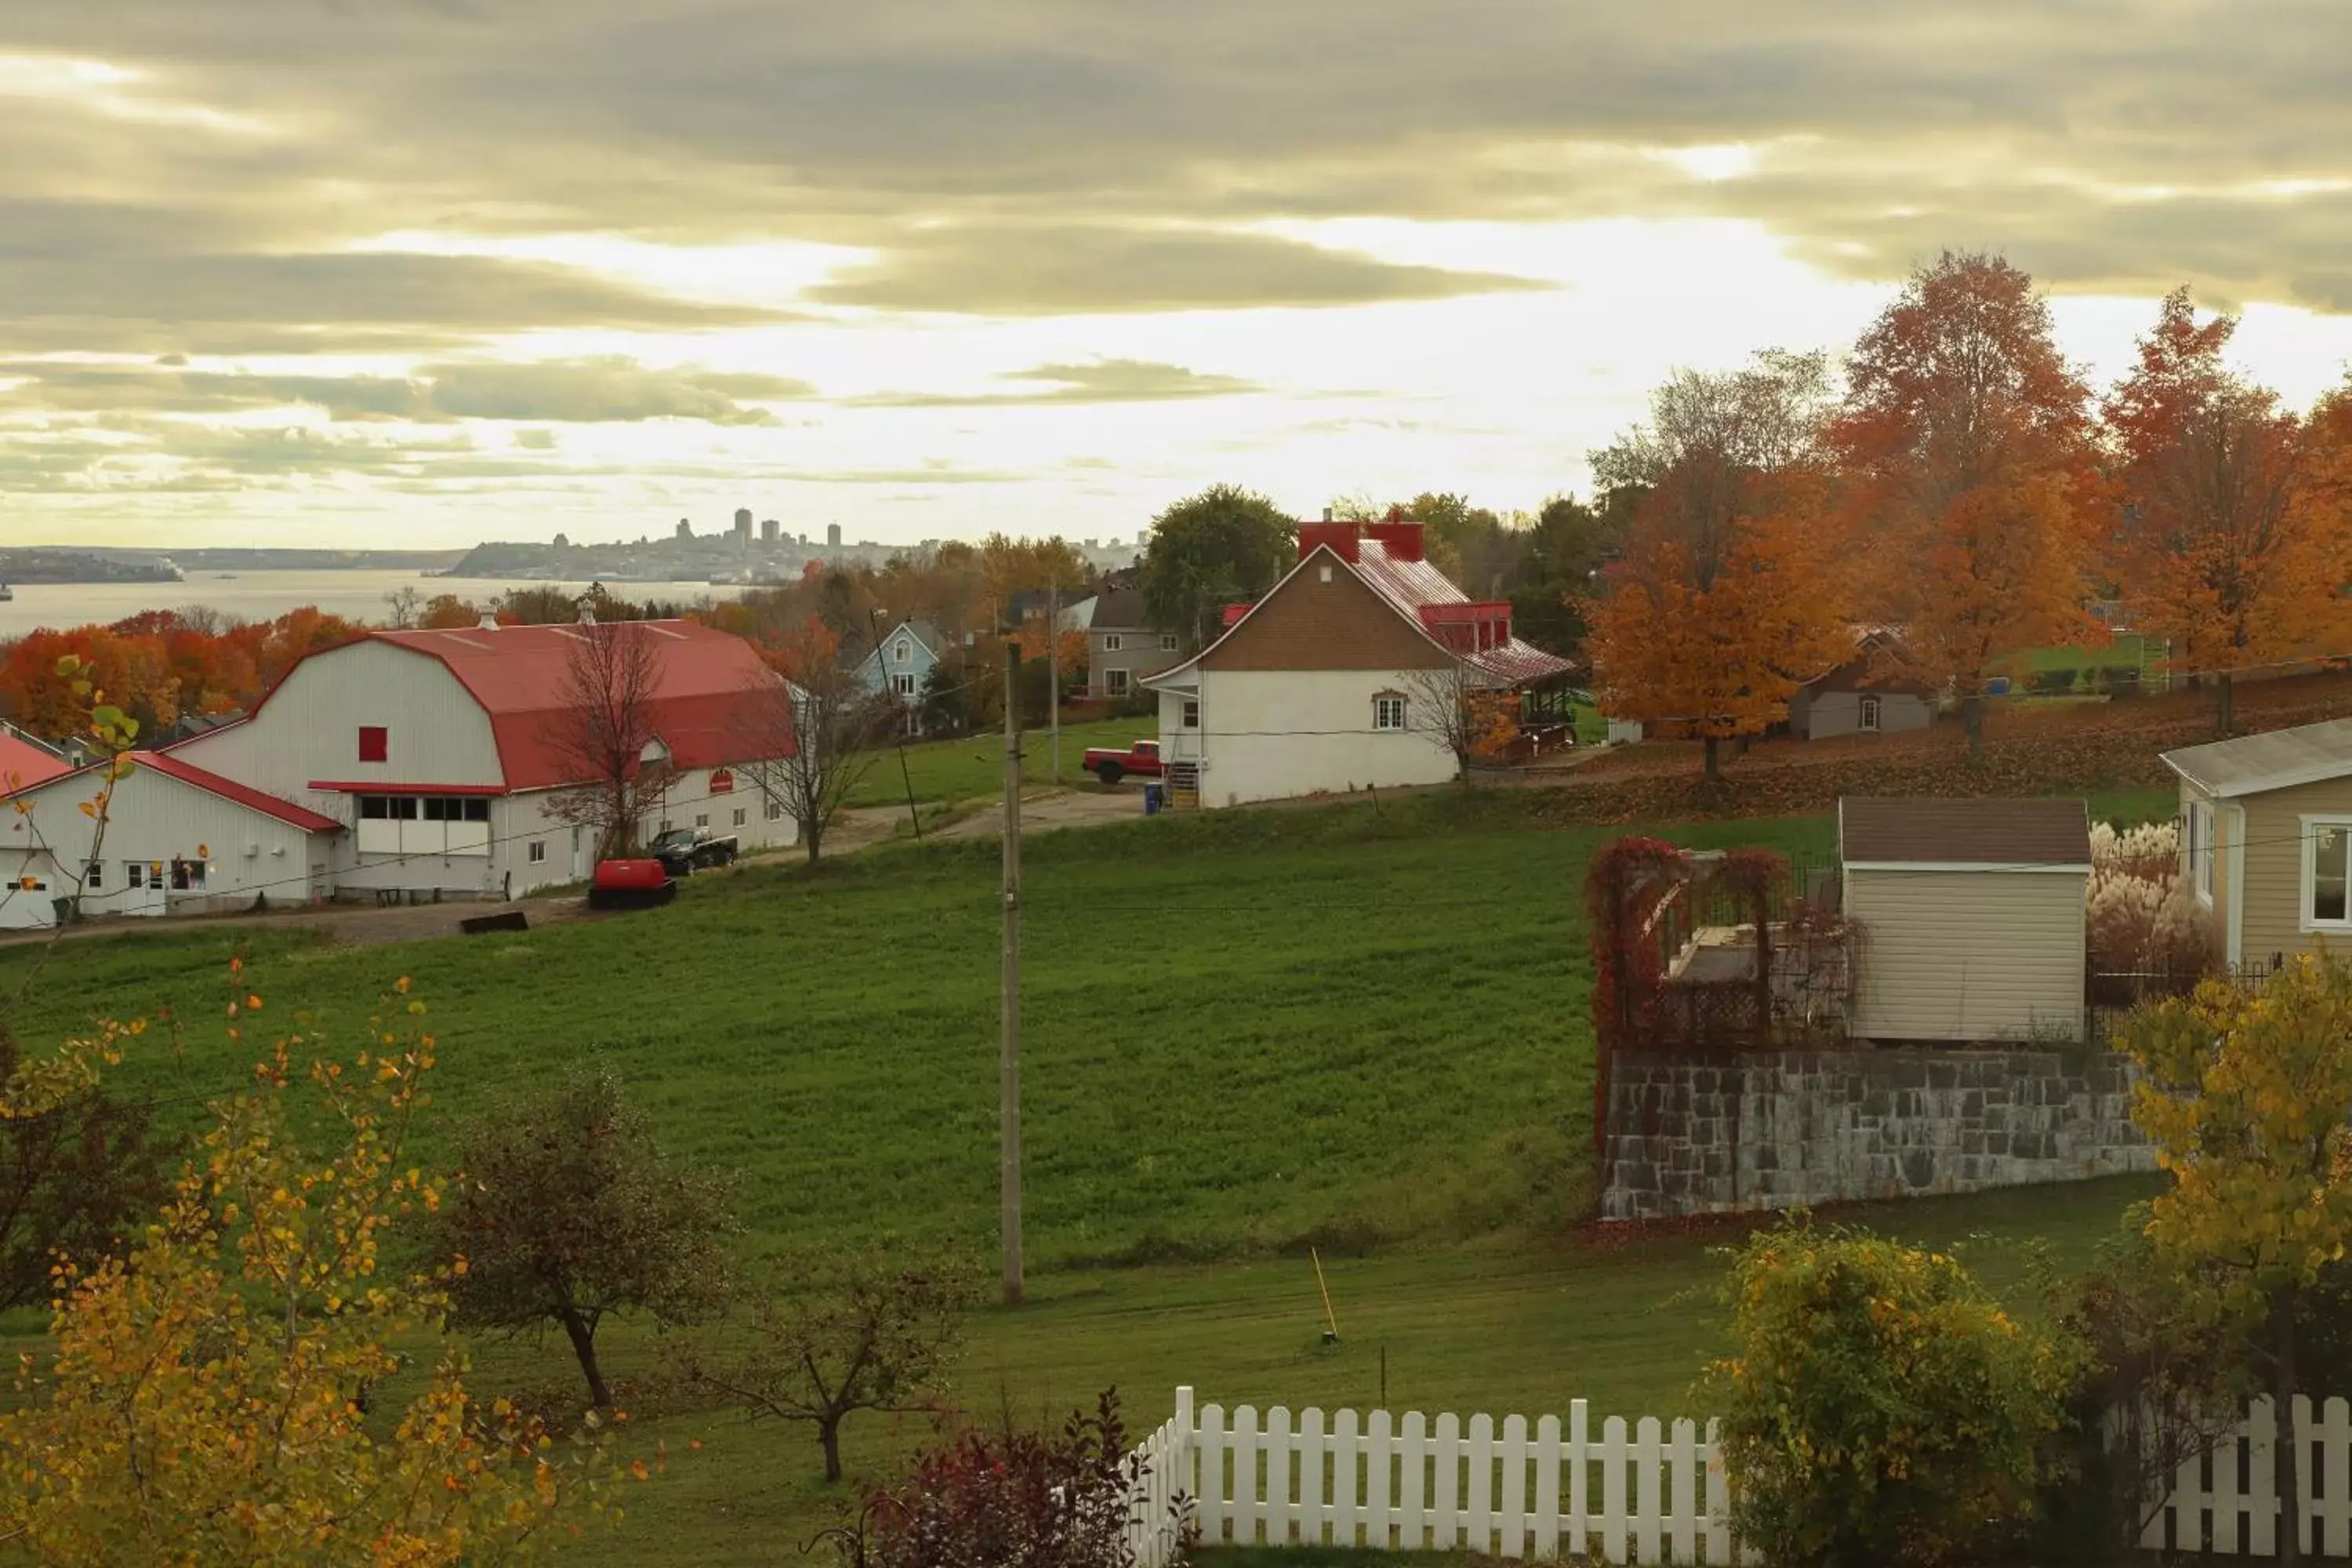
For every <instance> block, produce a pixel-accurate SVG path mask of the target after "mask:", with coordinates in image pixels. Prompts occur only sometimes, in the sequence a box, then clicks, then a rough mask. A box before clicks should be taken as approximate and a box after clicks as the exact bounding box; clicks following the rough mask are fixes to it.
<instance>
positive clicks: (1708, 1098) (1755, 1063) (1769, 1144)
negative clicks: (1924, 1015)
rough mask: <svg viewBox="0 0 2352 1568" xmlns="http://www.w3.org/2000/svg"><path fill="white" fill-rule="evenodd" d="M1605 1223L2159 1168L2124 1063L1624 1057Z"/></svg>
mask: <svg viewBox="0 0 2352 1568" xmlns="http://www.w3.org/2000/svg"><path fill="white" fill-rule="evenodd" d="M1607 1148H1608V1154H1607V1159H1606V1162H1605V1166H1606V1169H1605V1172H1604V1174H1605V1176H1606V1180H1607V1185H1606V1187H1605V1189H1604V1190H1603V1193H1602V1196H1601V1217H1602V1218H1604V1219H1648V1218H1652V1217H1654V1216H1658V1215H1686V1214H1721V1213H1727V1212H1731V1211H1735V1210H1743V1209H1777V1208H1792V1207H1796V1206H1798V1205H1816V1204H1829V1203H1845V1202H1854V1201H1860V1200H1866V1199H1874V1198H1898V1197H1912V1196H1919V1195H1924V1194H1931V1193H1969V1192H1977V1191H1980V1190H1982V1189H1984V1188H1987V1187H2011V1186H2024V1185H2028V1184H2034V1183H2040V1182H2074V1181H2084V1180H2087V1179H2089V1178H2091V1177H2094V1176H2111V1175H2117V1174H2121V1173H2126V1172H2132V1171H2152V1170H2154V1169H2156V1155H2155V1152H2154V1151H2153V1150H2151V1149H2150V1148H2149V1147H2148V1146H2147V1142H2146V1140H2144V1139H2143V1138H2142V1137H2141V1136H2140V1133H2139V1130H2138V1129H2137V1128H2136V1127H2134V1126H2133V1125H2132V1124H2131V1068H2130V1066H2129V1064H2128V1063H2127V1062H2126V1060H2125V1059H2124V1058H2121V1057H2118V1056H2114V1055H2110V1054H2106V1053H2094V1054H2088V1055H2085V1054H2084V1053H2081V1052H2073V1053H2061V1052H2057V1051H2046V1050H1970V1051H1944V1050H1856V1051H1803V1052H1798V1051H1789V1052H1771V1053H1759V1054H1756V1055H1749V1056H1736V1057H1727V1058H1717V1059H1714V1060H1697V1059H1692V1058H1664V1057H1619V1058H1617V1059H1616V1061H1615V1063H1614V1064H1613V1067H1612V1078H1611V1083H1610V1090H1609V1138H1608V1145H1607Z"/></svg>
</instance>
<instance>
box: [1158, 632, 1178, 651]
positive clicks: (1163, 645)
mask: <svg viewBox="0 0 2352 1568" xmlns="http://www.w3.org/2000/svg"><path fill="white" fill-rule="evenodd" d="M1175 651H1176V634H1175V633H1174V632H1161V633H1160V652H1161V653H1174V652H1175Z"/></svg>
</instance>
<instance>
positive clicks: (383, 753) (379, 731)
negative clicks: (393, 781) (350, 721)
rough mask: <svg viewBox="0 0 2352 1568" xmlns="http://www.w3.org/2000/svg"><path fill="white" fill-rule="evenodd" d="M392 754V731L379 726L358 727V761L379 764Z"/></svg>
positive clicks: (366, 725)
mask: <svg viewBox="0 0 2352 1568" xmlns="http://www.w3.org/2000/svg"><path fill="white" fill-rule="evenodd" d="M391 754H392V731H389V730H387V729H385V728H384V727H383V725H381V724H362V725H361V726H360V761H362V762H363V763H380V762H383V760H384V759H385V758H387V757H389V756H390V755H391Z"/></svg>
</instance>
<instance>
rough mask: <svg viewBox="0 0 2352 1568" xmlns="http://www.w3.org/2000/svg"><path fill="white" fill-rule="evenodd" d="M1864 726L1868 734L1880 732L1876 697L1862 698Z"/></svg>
mask: <svg viewBox="0 0 2352 1568" xmlns="http://www.w3.org/2000/svg"><path fill="white" fill-rule="evenodd" d="M1862 728H1863V731H1864V733H1866V734H1873V735H1874V734H1876V733H1877V732H1878V699H1877V698H1875V697H1865V698H1864V699H1863V700H1862Z"/></svg>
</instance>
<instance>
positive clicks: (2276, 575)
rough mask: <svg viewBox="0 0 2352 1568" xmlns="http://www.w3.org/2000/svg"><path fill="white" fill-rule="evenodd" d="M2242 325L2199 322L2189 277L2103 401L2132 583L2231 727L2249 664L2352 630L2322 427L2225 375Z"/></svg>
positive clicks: (2137, 602) (2279, 658)
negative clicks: (2236, 693) (2235, 694)
mask: <svg viewBox="0 0 2352 1568" xmlns="http://www.w3.org/2000/svg"><path fill="white" fill-rule="evenodd" d="M2237 325H2238V323H2237V321H2236V319H2235V318H2233V317H2230V316H2217V317H2215V318H2213V319H2212V320H2211V321H2207V322H2205V323H2204V324H2203V325H2201V326H2200V325H2199V324H2198V321H2197V312H2196V310H2195V308H2194V307H2193V306H2192V305H2190V303H2189V290H2188V289H2186V288H2181V289H2175V290H2173V292H2172V293H2170V294H2168V295H2167V296H2166V297H2165V300H2164V305H2163V308H2162V310H2161V312H2160V313H2159V314H2158V318H2157V323H2156V328H2155V330H2154V331H2151V332H2149V333H2148V335H2147V337H2145V338H2142V339H2141V340H2140V344H2139V365H2138V368H2137V369H2136V370H2135V371H2134V372H2133V373H2132V374H2130V375H2129V376H2127V377H2126V378H2125V380H2124V381H2123V382H2122V383H2121V384H2118V385H2117V386H2116V389H2115V392H2114V393H2113V394H2112V395H2110V396H2109V397H2108V398H2107V400H2106V405H2105V425H2106V437H2107V443H2108V446H2109V447H2110V449H2111V451H2112V453H2113V456H2114V460H2115V472H2116V482H2117V488H2118V490H2119V492H2120V494H2119V497H2118V499H2119V500H2120V501H2121V503H2122V510H2121V517H2120V519H2119V523H2118V527H2117V531H2116V541H2117V563H2116V564H2117V567H2118V571H2119V574H2120V576H2121V578H2122V582H2123V587H2124V596H2125V598H2126V602H2127V603H2128V604H2129V605H2130V606H2131V609H2132V614H2133V616H2134V617H2135V619H2136V622H2137V628H2138V629H2139V630H2141V631H2143V632H2146V633H2147V634H2148V635H2149V636H2152V637H2163V638H2164V639H2166V641H2167V642H2168V644H2169V645H2170V647H2171V663H2172V665H2173V667H2174V668H2176V669H2180V670H2188V671H2195V672H2198V673H2200V674H2202V675H2210V676H2211V677H2213V679H2214V686H2215V691H2216V696H2217V700H2216V703H2215V712H2214V718H2215V722H2216V724H2217V726H2218V728H2219V730H2220V732H2221V733H2222V734H2224V735H2226V734H2228V733H2229V732H2230V728H2231V680H2232V679H2233V677H2235V676H2236V675H2237V674H2238V673H2239V672H2241V671H2244V670H2248V669H2254V668H2261V667H2263V666H2265V665H2275V664H2278V663H2281V662H2283V661H2285V660H2289V659H2293V658H2299V657H2305V656H2310V655H2315V654H2321V653H2327V652H2333V651H2337V650H2340V649H2341V648H2342V647H2344V646H2345V641H2344V639H2345V637H2346V635H2347V629H2352V602H2347V599H2346V598H2345V596H2344V594H2343V592H2342V584H2344V582H2345V581H2346V578H2347V572H2352V541H2347V538H2346V531H2345V526H2344V522H2345V520H2344V518H2343V516H2342V514H2341V512H2340V510H2338V500H2337V498H2336V495H2335V494H2334V493H2333V491H2332V489H2331V488H2330V487H2329V486H2327V485H2326V483H2324V482H2323V480H2324V475H2323V463H2324V460H2325V458H2326V456H2328V455H2329V454H2327V453H2326V452H2325V451H2324V450H2323V449H2319V448H2318V446H2317V437H2319V436H2320V435H2321V434H2322V433H2323V432H2324V431H2325V429H2326V425H2325V424H2318V425H2315V426H2313V427H2309V428H2307V427H2306V426H2305V422H2304V421H2303V420H2302V419H2301V418H2299V417H2298V416H2296V415H2295V414H2294V412H2293V411H2292V410H2289V409H2286V408H2284V407H2282V406H2281V405H2280V404H2279V399H2278V395H2277V394H2276V393H2274V392H2273V391H2271V390H2270V389H2269V388H2268V387H2263V386H2257V385H2254V384H2251V383H2249V382H2246V381H2244V380H2242V379H2241V378H2240V377H2238V376H2236V375H2233V374H2231V373H2230V371H2229V370H2228V369H2227V367H2226V366H2224V365H2223V363H2222V362H2221V353H2222V351H2223V349H2224V348H2226V347H2227V346H2228V344H2229V342H2230V337H2231V333H2232V332H2233V331H2236V330H2237Z"/></svg>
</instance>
